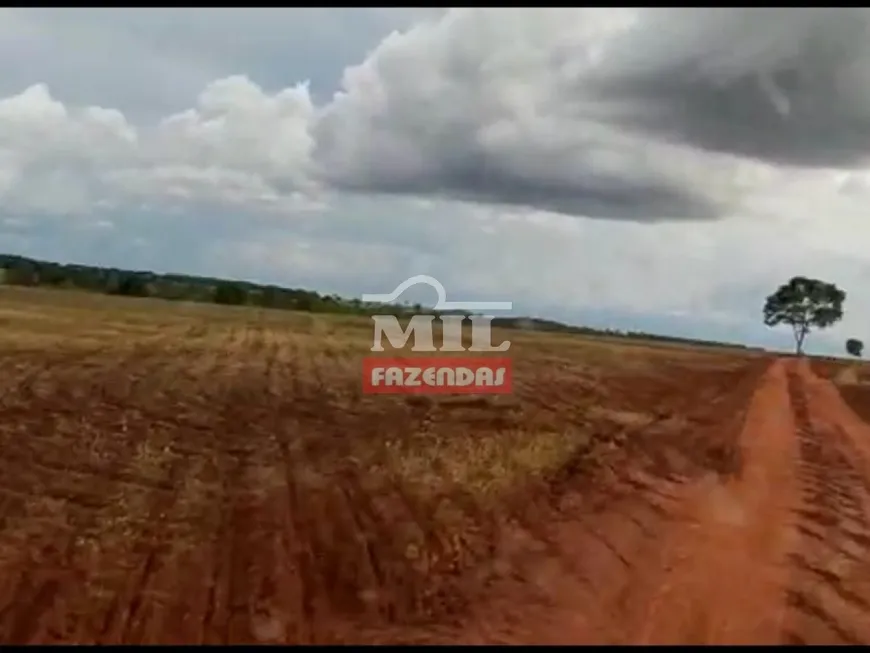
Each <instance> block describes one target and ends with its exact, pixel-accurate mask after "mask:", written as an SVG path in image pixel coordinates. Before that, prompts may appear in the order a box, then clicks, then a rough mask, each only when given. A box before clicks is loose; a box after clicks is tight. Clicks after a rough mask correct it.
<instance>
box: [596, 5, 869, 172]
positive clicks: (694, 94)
mask: <svg viewBox="0 0 870 653" xmlns="http://www.w3.org/2000/svg"><path fill="white" fill-rule="evenodd" d="M602 59H603V61H604V63H603V64H602V65H601V66H600V67H599V68H598V69H597V70H596V71H593V73H592V74H591V76H590V78H589V81H590V82H591V89H589V91H590V92H591V94H592V96H593V97H596V98H599V99H600V100H601V101H602V102H603V105H604V110H605V111H606V112H607V114H608V116H609V118H610V119H611V120H612V121H613V122H614V123H616V124H619V125H621V126H628V127H633V128H638V129H642V130H643V131H644V132H646V133H649V134H655V135H659V136H664V137H667V138H669V139H672V140H674V141H677V142H682V143H689V144H692V145H696V146H699V147H702V148H704V149H708V150H717V151H722V152H729V153H733V154H738V155H746V156H753V157H758V158H762V159H765V160H769V161H774V162H782V163H789V164H799V165H825V166H832V165H850V164H854V163H860V162H863V161H866V160H867V158H868V153H870V11H868V10H867V9H866V8H833V7H829V8H819V7H815V8H806V9H801V10H797V11H795V10H793V9H787V8H744V9H731V8H728V9H725V8H718V9H713V10H710V9H709V8H705V9H700V8H692V9H665V10H660V9H655V10H646V11H645V12H644V13H643V16H642V19H641V20H640V21H638V22H637V23H635V24H634V25H632V26H631V27H630V28H628V29H626V30H625V32H624V33H622V34H619V35H618V36H617V37H616V38H614V39H612V40H610V41H609V42H608V44H607V45H606V47H605V49H604V54H603V57H602Z"/></svg>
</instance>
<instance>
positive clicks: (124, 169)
mask: <svg viewBox="0 0 870 653" xmlns="http://www.w3.org/2000/svg"><path fill="white" fill-rule="evenodd" d="M313 113H314V107H313V104H312V102H311V99H310V96H309V93H308V88H307V86H306V85H305V84H299V85H297V86H295V87H292V88H287V89H284V90H281V91H279V92H277V93H274V94H267V93H265V92H264V91H263V90H262V89H261V88H260V87H258V86H257V85H256V84H254V83H253V82H251V81H250V80H248V79H247V78H245V77H241V76H235V77H229V78H226V79H222V80H218V81H216V82H213V83H212V84H209V86H208V87H206V89H205V90H204V91H203V92H202V93H201V94H200V96H199V98H198V99H197V103H196V106H195V107H193V108H191V109H188V110H187V111H183V112H180V113H177V114H173V115H170V116H167V117H166V118H164V119H163V120H161V121H160V122H159V123H157V124H156V125H145V126H139V127H137V126H133V125H131V124H129V123H128V122H127V120H126V118H125V117H124V116H123V115H122V114H121V113H120V112H119V111H117V110H114V109H106V108H102V107H82V108H68V107H66V106H65V105H64V104H63V103H62V102H60V101H59V100H57V99H55V98H53V97H52V96H51V94H50V91H49V89H48V88H47V87H46V86H45V85H44V84H37V85H34V86H31V87H29V88H27V89H25V90H24V91H23V92H21V93H20V94H18V95H16V96H13V97H10V98H6V99H3V100H0V202H2V205H3V206H4V207H5V208H6V209H7V210H15V211H19V212H20V211H36V212H41V213H65V214H75V213H86V212H88V211H92V210H95V209H97V208H99V207H100V206H101V205H110V206H117V205H118V203H120V202H130V201H136V200H138V201H149V202H155V201H156V202H160V201H164V200H170V201H176V202H178V201H182V202H196V201H200V202H224V203H230V204H236V205H238V204H246V205H251V204H260V205H262V206H264V207H265V208H269V209H281V208H282V207H283V208H286V206H287V205H288V204H291V205H293V206H294V207H295V208H299V207H300V206H303V205H307V206H309V207H316V206H317V199H316V198H315V194H316V187H315V186H314V184H313V182H312V181H311V176H310V171H309V165H310V155H311V151H312V149H313V141H312V138H311V135H310V133H309V124H310V121H311V118H312V116H313Z"/></svg>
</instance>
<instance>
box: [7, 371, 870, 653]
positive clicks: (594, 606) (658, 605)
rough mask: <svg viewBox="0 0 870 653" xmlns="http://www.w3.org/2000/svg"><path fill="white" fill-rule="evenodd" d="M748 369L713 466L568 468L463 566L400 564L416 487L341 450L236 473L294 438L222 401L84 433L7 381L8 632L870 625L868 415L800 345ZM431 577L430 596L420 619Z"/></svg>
mask: <svg viewBox="0 0 870 653" xmlns="http://www.w3.org/2000/svg"><path fill="white" fill-rule="evenodd" d="M755 379H760V380H758V381H757V383H756V380H755ZM750 380H751V384H750V386H747V388H746V389H745V395H746V397H751V401H750V402H749V404H748V409H746V412H745V415H744V414H743V413H741V412H740V410H739V406H738V405H737V404H736V403H735V404H734V405H733V406H732V405H730V404H727V405H723V406H720V407H719V408H718V409H717V411H718V412H717V419H720V420H722V419H724V420H726V421H725V422H724V423H723V422H721V421H720V422H719V423H716V424H711V425H710V430H709V433H708V431H707V430H704V429H703V428H701V427H700V426H699V427H698V429H699V430H698V433H697V438H698V440H697V441H698V442H699V443H700V442H701V441H702V438H707V436H708V435H709V434H712V433H716V434H719V437H720V438H724V439H722V442H726V441H727V440H728V437H731V436H728V437H724V436H722V434H723V433H726V432H727V431H728V429H734V437H735V438H736V440H735V442H736V443H737V447H736V448H734V451H730V452H729V450H727V447H726V446H725V445H722V447H720V448H719V449H717V448H716V447H718V446H719V445H716V446H713V445H711V444H710V442H714V443H715V442H716V441H715V438H714V439H713V440H709V439H705V440H704V442H707V444H704V445H701V444H699V445H698V448H699V449H703V452H702V453H703V455H704V456H707V457H709V458H711V460H712V459H717V460H718V461H719V462H718V468H717V467H716V465H708V469H711V468H717V469H718V471H708V472H707V473H706V474H703V475H700V476H699V475H693V474H690V473H688V472H687V473H685V474H680V473H667V474H664V473H657V472H656V471H655V467H656V464H655V461H654V460H652V461H650V464H648V465H640V464H631V465H628V464H627V465H626V466H625V467H624V468H621V469H620V471H619V473H613V474H612V475H611V476H610V477H607V476H606V475H605V476H601V475H599V476H597V477H596V478H595V487H583V488H581V487H577V486H566V488H565V489H564V492H562V493H561V494H560V496H559V498H558V506H557V508H558V510H556V509H553V510H552V512H547V511H548V510H550V508H548V507H547V506H545V505H543V504H541V506H539V508H540V511H541V512H542V514H543V513H546V514H547V515H552V519H549V517H548V519H549V521H548V522H547V523H546V527H545V532H543V533H542V532H540V531H539V530H536V529H535V528H534V527H533V526H532V525H531V521H530V522H529V524H524V523H521V521H520V520H518V519H516V517H515V516H514V517H508V516H506V515H505V516H503V518H502V519H501V521H500V522H498V523H495V522H493V523H492V524H491V525H490V526H489V527H488V528H490V529H491V530H492V531H493V532H482V533H479V534H478V536H479V537H478V540H479V541H480V542H484V543H487V542H488V543H489V544H486V546H489V547H490V549H487V555H488V556H489V559H490V560H491V564H490V565H489V566H488V567H486V568H483V567H480V568H478V569H477V572H476V576H475V578H474V579H471V580H469V579H464V578H463V579H462V581H461V582H460V581H457V582H456V583H454V584H452V585H451V584H449V583H446V582H445V584H442V585H438V583H437V582H436V581H437V579H438V578H441V576H438V575H437V574H435V573H434V572H435V571H437V569H441V568H442V567H445V568H446V567H450V566H451V565H453V566H457V565H459V566H461V561H457V560H451V559H449V558H450V556H449V555H446V556H445V559H441V560H436V559H425V560H424V559H419V560H415V561H414V564H415V565H417V566H418V567H419V572H420V573H419V575H418V578H419V579H420V580H419V582H416V585H415V583H414V582H409V581H408V580H407V579H408V576H407V574H405V573H404V572H403V570H402V569H400V567H399V566H398V564H399V563H396V562H394V560H395V558H396V550H395V547H396V546H399V545H398V539H397V538H398V535H397V534H395V533H393V531H392V530H391V529H392V527H393V525H394V523H398V522H400V521H402V517H403V516H405V515H406V514H416V513H417V512H418V511H419V507H418V506H416V505H415V503H414V501H413V500H412V499H411V498H410V497H406V496H402V495H401V493H397V492H394V493H392V494H389V493H387V494H383V495H377V493H370V494H371V495H372V496H376V495H377V496H381V497H382V498H380V499H378V498H372V499H370V500H368V501H366V502H361V501H360V500H359V498H358V497H359V496H361V495H362V494H363V492H362V489H361V488H360V484H362V483H364V481H363V480H362V479H363V476H361V475H360V474H359V473H358V472H356V471H354V469H353V468H352V467H348V468H347V469H346V470H345V471H343V472H342V476H341V482H336V483H332V484H326V485H323V484H321V485H320V486H318V487H317V488H316V489H317V491H316V492H314V491H307V492H303V489H305V488H303V486H304V485H305V484H306V483H307V489H308V490H311V487H314V486H317V484H318V479H316V478H314V479H306V478H303V475H302V473H301V472H298V473H296V474H295V475H294V474H290V473H289V472H288V474H287V475H286V476H285V477H276V478H274V479H273V480H270V481H269V482H266V481H264V479H263V478H260V477H258V478H257V479H256V481H257V482H256V483H246V479H247V480H250V479H251V478H253V477H254V476H256V475H258V474H260V475H262V474H264V473H265V472H264V471H263V470H266V469H269V467H268V466H266V465H265V461H270V462H271V463H274V462H275V461H276V460H277V461H282V460H283V461H286V465H287V468H288V470H289V469H290V468H292V466H293V462H292V456H293V452H292V451H289V450H288V449H287V448H286V447H285V446H284V445H282V444H281V443H279V442H273V444H272V447H271V449H270V448H269V447H268V443H269V442H271V441H270V440H269V439H268V438H260V439H258V440H256V446H254V440H253V439H251V440H250V442H249V443H246V441H245V440H244V439H243V438H239V434H240V433H245V432H247V430H248V429H250V428H251V423H250V422H245V423H239V422H238V420H237V418H234V416H233V415H232V414H230V413H227V414H226V415H224V416H223V418H222V419H223V420H224V426H225V431H226V435H224V436H221V435H219V434H218V435H216V434H215V433H216V432H215V431H214V430H211V429H204V428H203V429H200V430H198V429H197V427H196V425H195V424H193V423H187V424H185V432H184V438H183V439H182V438H180V437H176V436H175V435H171V433H172V432H173V431H172V429H171V427H173V426H177V425H178V423H180V422H181V421H183V420H184V419H185V418H184V416H183V415H177V416H176V417H175V421H174V422H173V423H172V424H170V423H169V422H164V423H161V422H160V421H155V420H152V421H151V422H150V423H149V427H148V429H145V431H144V432H142V433H139V432H137V431H136V429H137V428H142V427H135V428H134V427H133V426H131V424H135V423H138V422H136V420H135V419H131V417H132V416H129V415H126V413H124V412H123V411H116V412H115V413H112V419H115V420H116V421H117V423H116V424H115V429H116V432H117V437H115V438H111V437H110V438H108V439H105V440H100V441H93V442H91V441H88V440H87V439H86V438H81V437H80V435H81V434H80V433H79V432H78V431H76V429H75V427H74V425H75V420H76V419H77V418H76V417H75V416H76V415H77V414H78V413H80V411H81V410H82V405H81V401H82V399H81V397H75V396H70V397H66V399H64V398H63V397H62V396H59V395H58V394H57V393H55V394H53V395H52V396H51V398H50V399H48V398H46V397H47V395H36V394H34V395H33V396H29V397H27V396H22V397H21V398H20V401H19V403H18V404H16V402H15V401H10V400H8V399H7V400H6V401H5V402H4V405H3V418H4V421H5V422H6V424H7V425H8V424H12V423H19V422H20V423H22V424H24V426H22V430H21V432H19V433H15V432H13V431H14V429H11V427H8V426H7V428H4V429H3V430H0V451H2V456H0V643H6V644H11V643H59V642H64V643H73V642H74V643H163V644H166V643H240V642H260V643H311V642H314V643H352V642H358V643H515V644H519V643H540V644H580V643H647V644H663V643H673V644H677V643H680V644H689V643H693V644H726V643H735V644H738V643H739V644H745V643H765V644H774V643H803V644H822V643H870V427H868V426H867V425H866V424H865V423H864V422H863V421H862V420H861V419H860V418H859V417H858V416H856V415H855V413H854V412H853V411H852V410H851V409H850V408H849V407H848V406H847V405H846V404H845V402H844V401H843V400H842V398H841V397H840V395H839V394H838V392H837V389H836V388H835V386H834V385H833V384H832V383H831V382H830V381H828V380H826V379H823V378H820V377H817V376H816V375H815V374H813V372H812V371H811V369H810V367H809V365H808V364H807V362H806V361H803V360H797V359H788V360H786V359H783V360H777V361H774V362H773V363H772V364H770V366H769V367H768V368H767V369H766V371H764V372H763V374H757V375H755V376H753V377H752V379H750ZM752 384H755V385H754V387H752ZM84 391H87V388H85V389H84V390H83V392H84ZM104 399H105V398H104ZM744 399H745V397H744ZM40 402H43V403H44V404H45V406H44V408H45V409H46V410H44V412H42V413H40V412H39V410H38V409H39V405H38V404H40ZM46 402H50V407H51V411H49V410H48V408H49V403H46ZM64 402H65V403H64ZM100 405H102V404H100ZM729 412H732V413H733V415H732V416H731V417H730V418H729V415H728V413H729ZM738 413H739V414H738ZM25 414H26V415H27V416H28V418H27V420H26V423H25V421H23V417H22V416H24V415H25ZM61 417H64V419H65V420H66V421H61ZM106 419H108V417H107V418H106ZM25 427H26V430H24V429H25ZM64 429H69V431H68V432H66V431H64ZM49 432H50V433H52V436H51V438H50V439H49V438H48V437H47V436H46V437H44V438H41V436H40V433H49ZM58 433H60V434H61V436H62V437H60V438H59V439H58V437H57V434H58ZM64 433H66V435H64ZM726 435H727V433H726ZM663 437H664V436H663ZM710 437H712V436H710ZM80 441H85V442H87V446H88V447H90V448H91V449H90V454H89V455H88V456H83V455H82V452H81V451H79V450H78V448H79V447H81V446H85V445H82V444H79V442H80ZM653 444H654V443H653ZM303 445H304V443H303ZM312 446H313V445H312ZM626 446H630V445H626ZM646 446H652V445H650V444H649V443H648V444H647V445H646ZM696 453H697V452H696ZM146 454H149V455H152V456H153V464H154V465H155V466H157V467H159V468H160V470H159V471H160V472H161V473H159V474H158V473H154V474H149V473H147V463H148V461H149V460H152V458H149V457H148V455H146ZM683 455H684V456H689V455H692V454H691V452H686V453H684V454H683ZM697 455H702V454H701V453H697ZM134 458H135V460H137V461H139V462H138V463H137V465H136V466H131V465H128V466H127V467H126V468H128V469H129V468H131V467H132V468H135V469H136V470H138V473H137V474H135V475H134V474H129V473H127V472H124V471H118V470H123V469H125V467H124V466H123V465H120V464H119V461H122V460H127V461H130V460H133V459H134ZM76 461H79V462H76ZM80 461H87V462H80ZM259 462H263V463H264V464H263V465H259V464H258V463H259ZM182 465H184V466H185V467H182ZM192 472H195V473H196V478H198V479H200V480H202V479H206V480H209V479H210V480H211V485H202V486H201V485H197V484H195V483H193V482H191V481H190V478H192V476H191V474H192ZM291 479H292V480H291ZM245 487H259V488H262V487H271V488H272V489H271V490H269V491H267V492H259V493H254V492H245V491H239V490H237V488H245ZM234 488H236V489H234ZM357 490H359V492H357ZM605 498H606V501H605V500H604V499H605ZM34 506H37V507H34ZM192 506H193V507H196V506H199V508H196V509H194V508H193V507H192ZM203 506H207V508H203ZM131 514H136V515H143V516H144V518H143V519H138V520H132V521H131V520H130V518H129V515H131ZM327 516H328V518H326V517H327ZM390 518H392V520H391V519H390ZM485 523H486V522H485V521H482V522H481V524H485ZM480 528H484V527H483V526H481V527H480ZM484 530H485V529H484ZM496 530H497V535H498V537H497V538H496V537H495V536H494V535H493V533H494V532H495V531H496ZM348 533H362V534H368V535H363V536H361V537H359V538H356V541H354V542H349V541H347V539H348V535H347V534H348ZM391 536H394V537H395V538H396V542H397V543H396V544H395V545H392V544H390V542H392V539H391ZM433 537H434V536H433ZM351 539H353V538H351ZM342 545H343V546H346V547H347V546H355V547H358V550H359V551H360V552H361V554H360V556H357V557H355V558H354V557H347V556H344V557H342V556H339V555H338V554H336V553H333V551H334V550H338V549H339V548H340V547H341V546H342ZM481 546H483V545H481ZM391 547H392V548H391ZM443 550H444V551H445V552H450V551H461V550H462V549H458V548H455V547H454V548H451V547H450V546H449V543H445V544H444V547H443ZM405 553H407V551H405ZM400 557H401V556H400ZM427 578H428V579H429V580H428V581H427V580H426V579H427ZM364 581H365V582H364ZM400 581H401V582H403V583H404V584H402V585H400V584H399V582H400ZM427 582H429V583H431V584H432V585H431V586H429V585H425V584H426V583H427ZM424 585H425V587H424ZM361 586H366V587H374V588H379V589H376V590H371V591H367V592H360V591H358V588H359V587H361ZM421 587H423V588H424V589H423V590H421ZM421 592H422V594H421ZM427 593H428V594H427ZM423 595H425V596H429V597H430V598H431V605H432V606H435V605H438V606H440V607H439V608H438V609H437V610H435V609H434V608H433V609H432V610H431V612H432V614H433V616H432V617H431V618H430V619H425V620H424V619H418V618H417V617H416V616H415V615H420V614H422V613H425V612H426V611H427V609H428V608H425V606H424V607H421V605H420V604H419V603H420V601H421V599H420V598H419V597H420V596H423ZM427 600H428V599H427ZM426 605H430V603H427V604H426ZM349 615H353V616H349Z"/></svg>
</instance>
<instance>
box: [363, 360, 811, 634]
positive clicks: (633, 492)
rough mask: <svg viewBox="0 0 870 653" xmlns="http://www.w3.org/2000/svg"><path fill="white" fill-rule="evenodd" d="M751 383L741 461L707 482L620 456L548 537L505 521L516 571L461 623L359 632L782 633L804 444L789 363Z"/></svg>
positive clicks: (567, 503)
mask: <svg viewBox="0 0 870 653" xmlns="http://www.w3.org/2000/svg"><path fill="white" fill-rule="evenodd" d="M748 389H749V390H752V391H753V394H752V395H751V401H750V402H749V406H748V409H747V410H746V412H745V416H744V417H743V418H742V423H740V424H738V425H736V426H739V429H738V430H737V431H736V432H735V433H734V435H731V436H727V437H723V443H725V442H727V440H728V439H729V437H730V438H738V442H739V447H740V452H739V454H738V455H737V459H738V461H739V463H742V465H740V469H739V470H736V472H735V470H733V469H724V470H723V472H722V476H720V475H719V474H717V473H715V472H712V471H710V472H709V473H708V474H707V475H706V476H705V477H703V478H701V479H700V480H698V479H697V478H694V479H693V478H691V477H685V476H678V475H674V474H666V473H664V472H662V474H661V475H659V474H656V475H651V474H648V473H644V472H643V471H639V470H635V471H634V472H632V471H630V467H631V463H630V461H623V462H622V463H621V464H620V463H617V467H616V468H614V470H613V471H614V473H613V475H612V478H611V480H609V481H608V480H607V478H606V477H605V478H601V479H599V480H598V481H597V483H598V485H599V487H586V488H584V489H583V490H581V491H577V492H575V491H573V490H572V491H569V492H568V494H567V495H566V496H565V497H563V499H562V502H561V503H562V510H561V515H562V516H561V518H559V519H558V521H557V522H555V523H552V524H551V525H550V527H549V528H548V529H547V531H548V532H547V533H546V534H543V537H542V534H541V533H537V532H524V531H523V529H522V528H520V527H519V526H518V525H516V524H515V525H513V526H511V525H506V528H505V530H504V532H503V533H502V539H503V544H502V548H507V549H513V550H514V551H513V553H512V554H511V552H510V551H508V552H506V553H507V555H506V557H507V560H506V562H507V569H508V572H509V573H508V575H507V577H504V576H502V577H501V578H499V579H497V580H496V582H495V583H494V584H492V585H490V587H489V589H488V591H487V592H486V593H485V594H483V595H481V596H478V597H475V598H476V599H477V600H475V602H474V604H472V605H469V609H468V610H467V611H466V612H465V614H466V617H467V618H466V619H465V620H464V625H462V626H458V627H452V626H450V627H448V626H447V625H446V624H444V623H441V624H440V625H436V624H431V625H429V626H427V627H423V628H418V629H416V628H408V627H405V628H404V629H402V630H401V631H394V632H383V633H379V634H377V633H375V634H368V633H366V634H365V635H364V636H362V637H361V638H357V639H356V641H365V642H377V643H386V642H390V643H396V642H406V643H407V642H413V643H441V644H443V643H457V642H462V643H477V644H496V643H501V644H528V643H537V644H592V643H599V644H600V643H610V644H625V643H648V644H655V643H671V644H674V643H709V644H717V643H719V644H722V643H744V642H745V643H759V642H768V643H777V642H779V641H781V631H782V624H783V621H784V618H785V593H786V587H787V580H788V571H787V565H786V561H787V555H788V552H789V550H790V548H791V543H792V542H791V540H792V538H793V529H792V528H791V522H792V518H791V505H792V503H793V498H794V496H795V494H796V490H797V483H796V479H795V477H794V470H795V467H796V461H797V455H798V454H797V446H796V445H797V443H796V440H795V438H794V429H793V423H792V416H791V411H790V407H789V404H788V399H787V392H786V376H785V368H784V365H783V363H781V362H777V363H774V364H773V365H771V366H770V367H769V368H768V370H767V371H766V372H765V373H764V375H763V377H762V378H761V380H760V381H759V382H758V384H757V386H756V387H755V388H748ZM719 415H720V417H721V418H725V419H727V416H726V415H723V414H721V413H719ZM721 428H724V429H728V428H729V427H728V425H726V424H723V425H722V426H721ZM783 461H786V463H785V464H783ZM625 465H628V468H626V467H625ZM725 467H726V468H729V467H730V466H728V465H726V466H725ZM627 470H628V471H627ZM601 483H604V485H605V486H606V487H601ZM502 555H505V552H502Z"/></svg>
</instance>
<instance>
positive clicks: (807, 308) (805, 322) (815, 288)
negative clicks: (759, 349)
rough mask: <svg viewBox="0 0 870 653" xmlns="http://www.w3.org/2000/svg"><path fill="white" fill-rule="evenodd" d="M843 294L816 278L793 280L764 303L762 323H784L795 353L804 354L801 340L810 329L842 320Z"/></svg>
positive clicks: (771, 324)
mask: <svg viewBox="0 0 870 653" xmlns="http://www.w3.org/2000/svg"><path fill="white" fill-rule="evenodd" d="M845 301H846V293H845V291H843V290H840V289H839V288H837V286H836V285H834V284H832V283H828V282H826V281H820V280H819V279H809V278H807V277H793V278H792V279H791V280H790V281H789V282H788V283H785V284H783V285H781V286H780V287H779V288H777V290H776V292H775V293H773V294H772V295H770V296H769V297H768V298H767V301H765V303H764V323H765V324H766V325H767V326H769V327H772V326H776V325H778V324H787V325H789V326H790V327H791V328H792V331H793V333H794V342H795V351H796V353H797V354H798V355H800V354H802V353H803V346H804V340H805V339H806V337H807V334H809V333H810V331H811V330H813V329H824V328H827V327H829V326H831V325H832V324H835V323H836V322H839V321H840V320H841V319H842V317H843V302H845Z"/></svg>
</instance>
